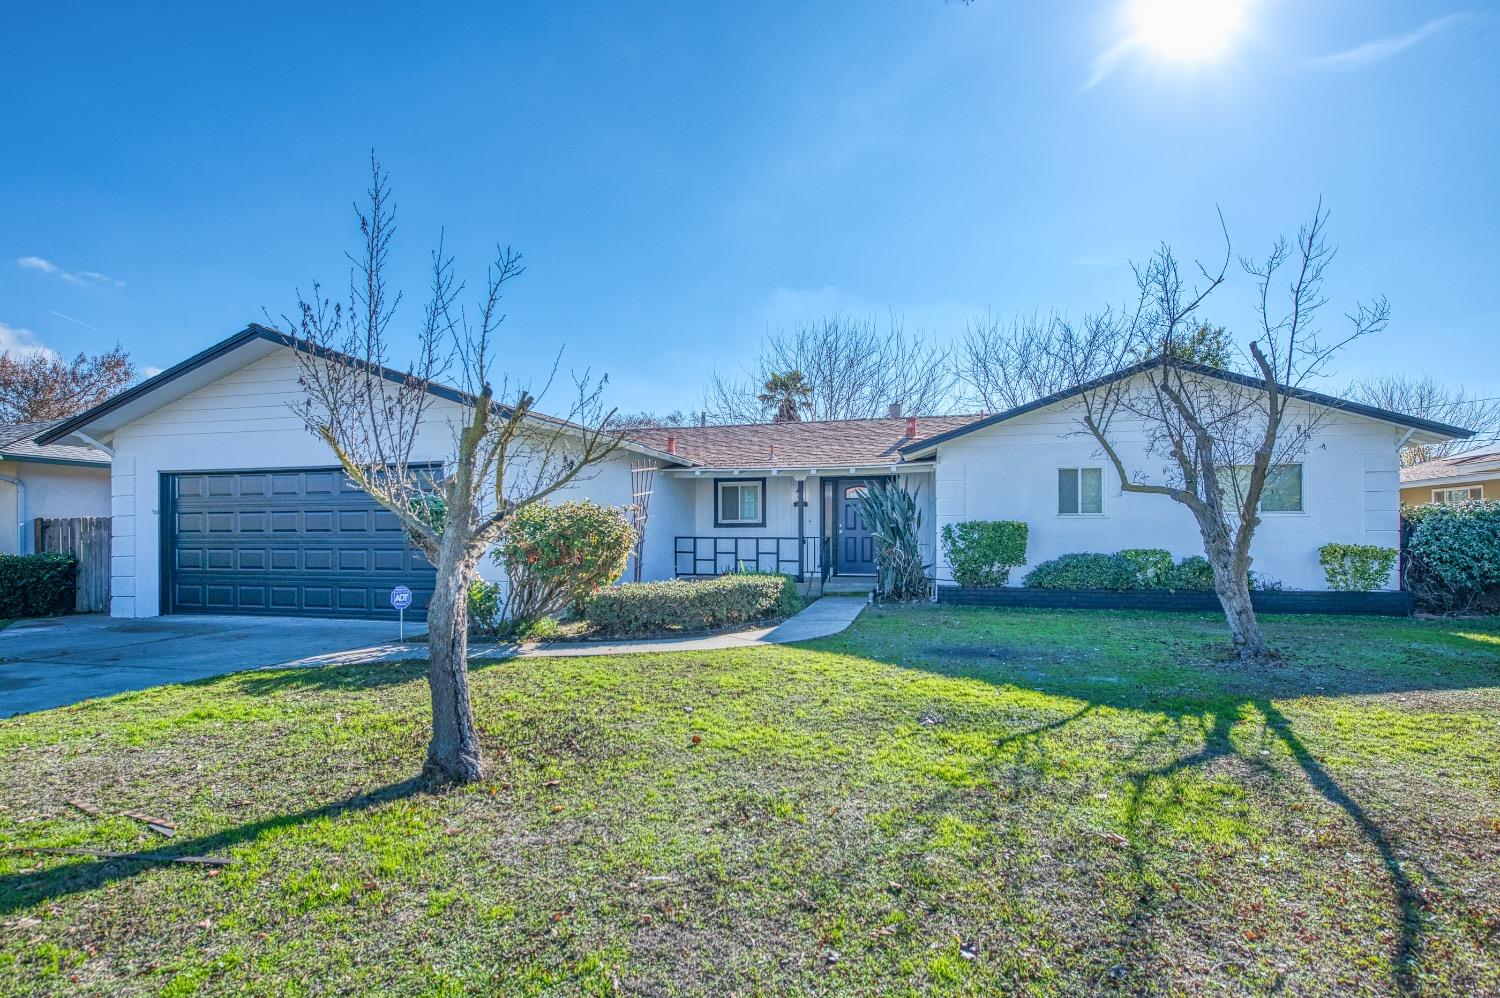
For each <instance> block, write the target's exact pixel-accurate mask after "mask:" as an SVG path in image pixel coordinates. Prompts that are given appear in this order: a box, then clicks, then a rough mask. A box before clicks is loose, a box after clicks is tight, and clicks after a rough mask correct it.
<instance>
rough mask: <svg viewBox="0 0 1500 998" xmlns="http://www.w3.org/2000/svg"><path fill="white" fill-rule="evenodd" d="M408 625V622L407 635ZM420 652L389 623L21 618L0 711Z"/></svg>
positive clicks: (8, 631)
mask: <svg viewBox="0 0 1500 998" xmlns="http://www.w3.org/2000/svg"><path fill="white" fill-rule="evenodd" d="M413 630H414V628H413V627H412V626H411V624H410V623H408V625H407V633H408V635H410V634H411V633H412V632H413ZM425 650H426V649H425V647H424V646H418V647H417V648H416V649H402V648H401V646H399V645H397V644H396V628H395V625H394V624H386V623H380V622H376V621H369V620H304V619H296V618H287V617H200V616H177V617H148V618H144V619H140V620H123V619H116V618H112V617H107V616H104V615H103V614H87V615H83V616H77V617H50V618H46V619H43V620H19V621H17V622H16V623H14V624H11V625H10V626H9V627H7V628H5V629H4V630H3V631H0V717H7V716H9V715H11V714H24V713H27V712H29V711H33V710H46V709H47V708H49V707H60V706H63V705H64V704H71V703H77V702H78V701H80V700H86V699H88V698H90V697H101V696H108V695H110V694H112V693H122V692H124V691H126V690H141V689H145V688H146V687H148V686H160V685H161V684H163V683H182V682H187V681H189V680H193V679H202V678H204V677H206V676H217V675H221V674H223V673H226V672H238V671H240V670H242V669H260V668H265V667H268V666H277V665H334V664H338V663H342V662H357V661H358V662H362V661H375V660H382V659H390V658H406V657H419V656H421V655H422V654H423V652H425Z"/></svg>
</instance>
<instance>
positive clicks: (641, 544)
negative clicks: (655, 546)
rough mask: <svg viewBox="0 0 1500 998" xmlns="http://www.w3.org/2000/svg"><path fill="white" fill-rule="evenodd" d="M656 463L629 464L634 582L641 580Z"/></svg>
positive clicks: (642, 461)
mask: <svg viewBox="0 0 1500 998" xmlns="http://www.w3.org/2000/svg"><path fill="white" fill-rule="evenodd" d="M656 469H657V463H656V462H655V461H650V460H640V461H636V462H634V463H633V464H631V466H630V525H631V526H632V527H634V528H635V569H634V578H635V581H636V582H639V581H641V556H642V555H643V554H645V551H646V521H647V520H648V519H649V518H650V513H651V489H652V487H653V486H654V485H655V484H656Z"/></svg>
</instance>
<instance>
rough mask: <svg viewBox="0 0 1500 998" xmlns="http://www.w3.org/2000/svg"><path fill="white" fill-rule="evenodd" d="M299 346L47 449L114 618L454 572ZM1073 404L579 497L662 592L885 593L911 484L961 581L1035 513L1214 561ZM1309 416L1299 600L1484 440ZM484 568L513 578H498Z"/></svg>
mask: <svg viewBox="0 0 1500 998" xmlns="http://www.w3.org/2000/svg"><path fill="white" fill-rule="evenodd" d="M296 349H298V342H297V341H296V340H295V339H293V338H292V337H289V336H287V335H286V334H284V333H281V332H278V331H276V330H272V329H268V328H265V327H263V326H258V325H252V326H249V327H247V328H246V329H245V330H243V331H242V332H240V333H238V334H236V335H234V336H232V337H230V338H228V339H226V340H224V341H223V342H221V343H219V344H217V345H215V346H213V347H211V348H210V349H208V350H205V351H204V352H202V353H200V354H198V355H197V356H195V357H192V358H190V359H189V360H186V361H184V362H183V363H181V364H178V365H177V366H176V367H173V368H171V369H169V370H166V371H163V372H162V373H161V374H158V375H157V376H155V377H153V378H151V379H149V380H147V381H145V382H143V383H141V384H140V385H138V386H136V387H134V388H132V389H130V390H128V391H126V392H124V393H122V394H120V395H117V396H115V397H114V398H111V399H110V400H109V401H107V402H105V403H103V404H101V405H99V406H97V407H95V408H93V409H91V410H89V411H87V412H84V413H82V414H80V415H78V416H76V417H74V418H72V419H69V420H67V421H65V422H63V423H62V424H60V425H58V426H54V427H52V428H51V429H50V430H48V431H47V432H46V433H44V434H42V435H41V436H40V437H39V438H38V440H39V442H40V443H41V444H43V445H49V444H57V443H64V442H66V443H74V444H80V445H84V446H91V447H97V448H99V449H101V450H103V451H105V452H107V453H108V454H110V455H111V457H112V465H111V474H112V493H113V500H112V502H113V534H114V541H113V544H114V548H113V571H112V583H113V590H112V592H113V599H112V613H113V614H114V615H115V616H122V617H149V616H155V615H157V614H164V613H228V614H240V613H248V614H278V615H304V616H307V615H311V616H386V615H390V614H392V612H393V611H391V610H390V609H389V608H388V605H387V603H388V596H389V592H390V589H391V588H392V587H393V586H394V585H396V584H398V583H404V584H407V585H409V586H410V587H411V588H412V589H413V590H414V591H415V592H416V594H417V601H418V604H419V607H420V604H421V601H422V599H423V597H424V596H425V590H430V579H431V573H432V570H431V568H430V567H429V566H427V565H426V563H425V562H424V561H423V559H422V558H421V557H420V556H419V555H417V554H416V553H415V552H413V551H412V550H411V549H410V547H409V546H408V545H407V544H406V542H405V538H404V536H403V534H402V532H401V530H400V529H399V528H398V526H397V524H396V521H395V518H394V517H392V516H391V515H390V514H388V513H386V512H384V511H383V510H381V509H380V508H378V507H377V506H376V505H375V504H374V503H373V502H372V501H371V500H370V499H368V498H367V497H366V496H364V495H363V494H362V493H360V492H358V491H356V490H354V489H352V488H351V487H350V486H349V485H348V484H347V483H346V481H345V478H344V476H343V475H342V474H341V473H340V472H339V471H338V470H337V468H336V462H335V461H334V460H333V458H332V455H331V454H330V453H329V452H328V450H327V448H326V446H325V445H324V444H323V443H322V442H321V441H319V440H317V439H315V438H314V437H313V436H312V435H311V434H309V433H308V432H307V430H306V429H305V428H304V426H303V424H302V422H301V420H300V419H299V417H298V416H297V415H296V414H295V413H294V412H293V410H292V405H293V404H294V403H296V402H297V401H299V400H300V399H301V397H302V389H301V387H300V386H299V383H298V378H299V367H298V358H297V357H296V355H295V353H294V351H295V350H296ZM346 360H347V358H346ZM1136 373H1138V372H1132V371H1129V370H1127V371H1125V372H1121V374H1120V376H1121V377H1131V376H1135V374H1136ZM1213 376H1215V377H1222V378H1225V379H1233V378H1235V377H1237V376H1236V375H1233V374H1229V373H1227V372H1216V373H1214V375H1213ZM432 391H433V394H434V395H435V396H436V398H435V401H434V405H433V407H432V408H431V409H430V410H429V413H430V416H429V420H430V422H431V423H432V424H433V425H432V427H431V430H430V432H428V431H427V430H425V429H424V433H423V441H422V444H421V446H422V447H423V448H424V449H426V450H427V451H429V453H425V454H418V455H414V458H413V459H414V460H416V459H425V460H432V461H441V460H443V459H444V458H445V457H446V456H447V454H448V448H449V446H450V445H451V440H452V437H451V433H450V425H449V424H450V423H451V422H452V421H456V420H459V419H461V412H462V406H463V405H464V404H465V402H466V400H467V398H468V397H467V396H464V395H463V394H462V393H460V392H457V391H456V390H452V389H447V388H443V387H440V386H434V387H433V389H432ZM1070 397H1071V396H1070V394H1069V393H1066V392H1064V393H1060V394H1059V395H1056V396H1052V397H1050V398H1045V399H1041V400H1039V401H1037V402H1034V403H1032V404H1030V405H1026V406H1022V407H1021V408H1018V409H1013V410H1011V411H1009V412H1003V413H999V414H994V415H986V416H936V417H929V416H915V417H899V416H898V417H895V418H887V419H867V420H849V421H841V422H804V423H781V424H761V425H747V426H700V427H685V428H678V429H653V430H647V431H641V432H637V433H634V434H632V436H631V437H630V439H628V440H627V441H626V442H625V445H624V446H623V447H622V448H621V449H620V450H619V451H618V452H617V453H616V454H615V455H614V456H612V457H611V458H610V459H609V460H608V461H606V462H605V463H604V464H603V465H602V466H600V467H599V468H597V469H596V473H595V474H593V475H592V477H590V478H589V479H588V480H587V481H582V482H580V483H578V484H577V485H576V486H575V487H574V488H572V489H571V491H570V492H569V495H571V496H574V497H577V496H586V497H589V498H592V499H594V500H596V501H598V502H601V503H607V504H610V505H615V506H625V505H628V504H632V503H636V504H639V502H640V501H641V499H642V498H643V497H644V496H646V495H649V502H648V511H649V519H648V521H647V526H646V530H645V540H644V544H643V552H642V556H641V559H640V562H641V563H640V565H639V576H640V577H641V578H643V579H666V578H672V577H677V576H705V575H715V574H719V573H723V572H726V571H730V570H733V569H735V568H736V567H740V566H754V567H757V568H760V569H763V570H778V571H783V572H787V573H790V574H792V575H794V576H798V577H799V578H801V579H803V580H804V581H807V582H808V583H809V584H810V585H818V584H821V583H823V582H824V581H825V580H826V581H827V582H828V584H829V585H830V586H834V585H837V584H840V583H843V584H846V585H847V584H850V583H852V584H854V585H856V586H858V585H868V580H869V578H870V576H871V573H872V572H873V569H874V564H873V561H872V543H871V540H870V537H869V534H868V532H867V531H866V529H865V526H864V524H863V523H862V522H861V521H860V519H859V517H858V515H857V514H856V512H855V509H854V503H855V501H856V500H857V498H858V496H859V494H860V490H861V489H863V488H864V487H866V486H867V485H868V484H869V483H870V482H872V481H876V480H880V479H888V478H895V479H896V480H898V481H900V482H902V483H904V484H905V485H906V486H907V487H908V488H910V489H912V490H914V491H916V492H917V494H918V496H919V500H920V507H921V509H922V511H923V517H922V531H923V545H924V547H925V549H926V553H927V555H928V557H929V558H930V559H931V561H932V563H933V564H934V565H935V566H936V574H937V578H938V581H939V583H940V584H941V583H951V575H950V573H949V572H948V570H947V566H946V565H944V564H943V561H942V557H941V552H940V551H939V550H938V544H937V537H938V532H939V531H940V530H941V529H942V526H943V525H944V524H947V523H952V522H956V521H962V520H973V519H986V520H988V519H1007V520H1024V521H1025V522H1026V523H1028V524H1029V526H1030V535H1031V539H1030V546H1029V550H1028V557H1029V562H1030V563H1031V564H1035V563H1037V562H1041V561H1045V560H1048V559H1051V558H1055V557H1057V556H1058V555H1061V554H1064V553H1067V552H1072V551H1116V550H1119V549H1122V548H1128V547H1157V548H1166V549H1168V550H1170V551H1171V552H1172V554H1173V555H1174V556H1178V557H1181V556H1185V555H1190V554H1195V553H1201V546H1200V542H1199V538H1198V532H1197V529H1196V526H1195V525H1194V522H1193V519H1192V517H1191V515H1190V514H1189V513H1188V511H1187V510H1186V509H1184V508H1182V507H1181V506H1180V505H1178V504H1176V503H1174V502H1172V501H1171V500H1169V499H1166V498H1164V497H1161V496H1152V495H1135V494H1125V493H1122V492H1121V490H1120V488H1119V483H1118V481H1117V480H1116V477H1115V473H1114V472H1113V470H1112V469H1111V468H1110V467H1109V466H1108V465H1107V463H1106V462H1105V461H1103V460H1101V458H1100V455H1099V454H1098V452H1097V447H1096V445H1095V444H1094V443H1093V442H1092V441H1091V440H1089V439H1087V438H1085V437H1082V436H1080V435H1079V434H1078V433H1077V430H1076V426H1075V425H1074V424H1073V422H1072V419H1071V418H1070V417H1069V415H1068V414H1067V411H1066V410H1067V406H1068V400H1069V398H1070ZM1299 401H1300V402H1301V404H1303V405H1306V406H1309V407H1322V408H1325V409H1330V410H1332V411H1331V412H1329V413H1327V416H1328V418H1327V419H1326V420H1324V422H1323V423H1322V425H1321V427H1320V428H1319V430H1318V432H1317V436H1316V438H1315V440H1314V441H1313V443H1312V445H1311V447H1310V448H1309V449H1308V451H1307V454H1306V456H1305V457H1304V458H1303V460H1302V461H1301V463H1299V464H1295V465H1289V466H1286V467H1285V468H1284V469H1283V471H1282V472H1281V473H1280V475H1279V476H1278V481H1279V483H1280V484H1279V486H1278V488H1277V489H1276V490H1274V496H1268V498H1267V501H1266V502H1265V503H1263V505H1262V512H1263V513H1264V525H1263V526H1262V528H1261V530H1260V531H1259V533H1258V535H1257V538H1256V544H1255V551H1254V555H1255V567H1256V570H1257V572H1259V573H1260V574H1262V575H1264V576H1268V577H1272V578H1275V579H1277V580H1279V581H1280V582H1281V583H1282V584H1283V585H1285V586H1286V587H1288V588H1300V589H1319V588H1323V587H1324V578H1323V573H1322V570H1321V568H1320V566H1319V563H1318V553H1317V549H1318V547H1319V546H1320V545H1322V544H1324V543H1326V542H1328V541H1344V542H1350V543H1360V544H1379V545H1384V546H1391V547H1394V546H1396V544H1397V541H1398V532H1399V499H1398V496H1399V489H1400V479H1399V467H1400V465H1399V460H1398V456H1397V455H1398V451H1399V448H1400V447H1401V446H1402V444H1403V443H1405V442H1407V441H1409V440H1416V441H1433V442H1436V441H1441V440H1448V439H1452V438H1454V437H1464V436H1468V432H1467V431H1465V430H1462V429H1460V428H1457V427H1451V426H1444V425H1442V424H1438V423H1433V422H1430V421H1427V420H1421V419H1414V418H1411V417H1408V416H1403V415H1400V414H1397V413H1394V412H1387V411H1384V410H1379V409H1373V408H1370V407H1368V406H1362V405H1357V404H1354V403H1351V402H1346V401H1343V400H1340V399H1336V398H1332V397H1330V396H1325V395H1318V394H1315V393H1311V392H1301V393H1299ZM1125 445H1126V451H1127V454H1128V455H1129V456H1126V461H1127V464H1129V463H1130V462H1131V460H1132V459H1133V460H1134V462H1135V464H1136V466H1138V467H1141V468H1143V469H1145V470H1147V471H1150V470H1152V469H1155V468H1159V467H1160V465H1161V461H1160V460H1159V459H1156V458H1150V457H1148V456H1147V454H1146V453H1145V445H1144V437H1141V438H1139V439H1137V440H1136V441H1135V443H1134V444H1133V445H1132V444H1131V443H1130V441H1129V440H1128V439H1127V440H1125ZM1132 447H1133V449H1132ZM1024 571H1025V569H1024V568H1023V569H1021V570H1020V571H1019V572H1018V573H1017V576H1016V577H1019V575H1020V572H1024ZM481 573H482V574H483V575H485V576H486V577H489V578H498V577H501V576H502V575H503V573H502V572H501V570H500V568H499V567H498V566H496V565H494V564H490V563H485V564H484V565H483V566H482V567H481ZM634 574H635V569H634V567H633V568H632V572H631V575H632V576H634ZM1390 584H1391V586H1393V587H1394V585H1395V580H1394V578H1393V579H1392V580H1391V583H1390Z"/></svg>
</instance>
